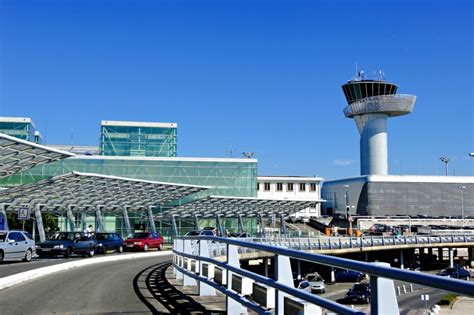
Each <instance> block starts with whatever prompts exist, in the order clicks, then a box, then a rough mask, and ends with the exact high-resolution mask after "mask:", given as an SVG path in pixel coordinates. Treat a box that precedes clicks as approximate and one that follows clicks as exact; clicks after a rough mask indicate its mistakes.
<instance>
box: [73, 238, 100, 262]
mask: <svg viewBox="0 0 474 315" xmlns="http://www.w3.org/2000/svg"><path fill="white" fill-rule="evenodd" d="M96 247H97V241H96V240H95V235H93V234H90V233H80V236H79V237H76V238H75V239H74V254H77V255H81V256H82V257H86V256H89V257H92V256H94V255H95V249H96Z"/></svg>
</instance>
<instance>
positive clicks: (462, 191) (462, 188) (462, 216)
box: [458, 186, 466, 228]
mask: <svg viewBox="0 0 474 315" xmlns="http://www.w3.org/2000/svg"><path fill="white" fill-rule="evenodd" d="M458 188H459V189H460V190H461V219H462V227H463V228H464V189H466V186H459V187H458Z"/></svg>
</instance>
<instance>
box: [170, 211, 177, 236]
mask: <svg viewBox="0 0 474 315" xmlns="http://www.w3.org/2000/svg"><path fill="white" fill-rule="evenodd" d="M171 233H172V234H173V236H178V227H177V226H176V219H175V216H174V215H173V216H171Z"/></svg>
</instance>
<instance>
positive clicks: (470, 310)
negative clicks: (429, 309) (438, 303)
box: [439, 296, 474, 315]
mask: <svg viewBox="0 0 474 315" xmlns="http://www.w3.org/2000/svg"><path fill="white" fill-rule="evenodd" d="M439 314H440V315H461V314H462V315H474V298H469V297H464V296H462V297H459V298H457V299H456V301H455V302H454V303H453V305H451V306H442V307H441V310H440V312H439Z"/></svg>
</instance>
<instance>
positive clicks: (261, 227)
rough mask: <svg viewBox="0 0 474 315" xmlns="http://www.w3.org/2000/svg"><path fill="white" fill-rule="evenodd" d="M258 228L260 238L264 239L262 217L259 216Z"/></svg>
mask: <svg viewBox="0 0 474 315" xmlns="http://www.w3.org/2000/svg"><path fill="white" fill-rule="evenodd" d="M258 226H259V228H260V231H259V234H260V237H263V238H266V236H265V225H264V224H263V216H262V215H261V214H259V215H258Z"/></svg>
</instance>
